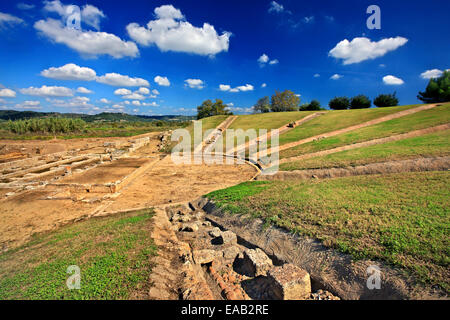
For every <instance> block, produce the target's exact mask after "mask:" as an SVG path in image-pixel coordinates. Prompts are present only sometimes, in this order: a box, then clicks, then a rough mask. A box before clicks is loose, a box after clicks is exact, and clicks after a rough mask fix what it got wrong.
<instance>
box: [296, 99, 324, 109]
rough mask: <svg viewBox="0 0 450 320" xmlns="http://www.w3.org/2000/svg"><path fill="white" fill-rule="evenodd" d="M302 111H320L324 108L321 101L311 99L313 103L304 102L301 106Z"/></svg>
mask: <svg viewBox="0 0 450 320" xmlns="http://www.w3.org/2000/svg"><path fill="white" fill-rule="evenodd" d="M299 110H300V111H318V110H322V108H321V106H320V102H319V101H317V100H313V101H311V103H307V104H304V105H302V106H301V107H300V109H299Z"/></svg>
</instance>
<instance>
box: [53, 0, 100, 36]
mask: <svg viewBox="0 0 450 320" xmlns="http://www.w3.org/2000/svg"><path fill="white" fill-rule="evenodd" d="M44 3H45V6H44V10H45V11H47V12H55V13H57V14H59V15H60V16H61V17H62V18H63V19H64V20H66V19H67V18H68V17H69V15H71V14H72V12H73V8H74V7H75V6H74V5H64V4H62V3H61V1H59V0H54V1H44ZM80 15H81V17H80V18H81V23H84V24H87V25H88V26H91V27H93V28H95V29H97V30H99V29H100V20H101V19H103V18H105V17H106V16H105V14H104V13H103V12H102V11H101V10H100V9H99V8H97V7H95V6H93V5H90V4H87V5H85V6H83V8H82V9H81V11H80Z"/></svg>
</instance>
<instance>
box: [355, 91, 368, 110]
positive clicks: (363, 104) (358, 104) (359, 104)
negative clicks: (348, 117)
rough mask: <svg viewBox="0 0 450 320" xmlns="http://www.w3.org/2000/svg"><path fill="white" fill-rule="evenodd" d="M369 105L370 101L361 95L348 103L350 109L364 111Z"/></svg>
mask: <svg viewBox="0 0 450 320" xmlns="http://www.w3.org/2000/svg"><path fill="white" fill-rule="evenodd" d="M371 105H372V102H371V101H370V99H369V98H368V97H367V96H365V95H362V94H360V95H357V96H356V97H353V98H352V100H351V101H350V109H365V108H370V106H371Z"/></svg>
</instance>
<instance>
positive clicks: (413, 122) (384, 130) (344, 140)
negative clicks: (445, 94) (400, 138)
mask: <svg viewBox="0 0 450 320" xmlns="http://www.w3.org/2000/svg"><path fill="white" fill-rule="evenodd" d="M445 123H450V103H448V104H445V105H442V106H439V107H436V108H433V109H431V110H425V111H421V112H418V113H415V114H412V115H408V116H405V117H401V118H398V119H393V120H389V121H386V122H383V123H379V124H377V125H374V126H370V127H366V128H361V129H357V130H355V131H352V132H349V133H345V134H341V135H338V136H334V137H329V138H325V139H323V140H319V141H314V142H309V143H306V144H303V145H299V146H297V147H294V148H290V149H286V150H283V151H281V152H280V158H289V157H295V156H299V155H302V154H306V153H312V152H317V151H322V150H327V149H332V148H336V147H340V146H344V145H349V144H353V143H358V142H363V141H368V140H373V139H378V138H383V137H388V136H391V135H397V134H401V133H405V132H410V131H414V130H419V129H424V128H428V127H433V126H437V125H440V124H445Z"/></svg>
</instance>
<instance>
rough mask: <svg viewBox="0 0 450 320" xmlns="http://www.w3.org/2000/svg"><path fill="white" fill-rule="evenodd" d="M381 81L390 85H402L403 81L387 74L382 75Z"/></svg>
mask: <svg viewBox="0 0 450 320" xmlns="http://www.w3.org/2000/svg"><path fill="white" fill-rule="evenodd" d="M383 82H384V84H387V85H391V86H399V85H402V84H404V83H405V82H404V81H403V80H402V79H400V78H397V77H394V76H392V75H387V76H385V77H383Z"/></svg>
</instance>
